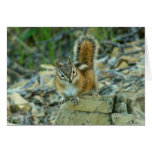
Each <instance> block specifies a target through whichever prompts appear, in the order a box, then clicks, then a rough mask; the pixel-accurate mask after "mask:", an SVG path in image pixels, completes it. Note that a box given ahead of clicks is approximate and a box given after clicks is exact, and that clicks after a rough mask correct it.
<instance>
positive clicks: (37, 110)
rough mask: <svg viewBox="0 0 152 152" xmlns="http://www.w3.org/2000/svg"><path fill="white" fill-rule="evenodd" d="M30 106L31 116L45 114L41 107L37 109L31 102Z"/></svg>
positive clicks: (42, 115)
mask: <svg viewBox="0 0 152 152" xmlns="http://www.w3.org/2000/svg"><path fill="white" fill-rule="evenodd" d="M31 107H32V110H31V113H32V116H33V117H44V116H45V113H44V110H43V109H42V108H41V109H40V110H39V108H38V107H37V106H35V104H33V103H32V104H31Z"/></svg>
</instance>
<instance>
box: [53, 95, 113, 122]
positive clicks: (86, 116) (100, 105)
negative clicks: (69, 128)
mask: <svg viewBox="0 0 152 152" xmlns="http://www.w3.org/2000/svg"><path fill="white" fill-rule="evenodd" d="M112 109H113V98H112V97H106V96H105V97H101V96H83V97H82V98H80V101H79V103H78V104H76V105H73V104H72V102H66V103H64V104H63V105H62V106H61V108H60V112H59V114H58V117H57V119H56V121H55V124H56V125H108V124H111V121H110V113H112Z"/></svg>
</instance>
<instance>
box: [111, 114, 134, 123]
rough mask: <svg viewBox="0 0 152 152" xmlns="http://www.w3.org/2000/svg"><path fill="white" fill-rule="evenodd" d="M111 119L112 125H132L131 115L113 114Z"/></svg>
mask: <svg viewBox="0 0 152 152" xmlns="http://www.w3.org/2000/svg"><path fill="white" fill-rule="evenodd" d="M111 117H112V122H113V124H114V125H131V124H133V114H123V113H113V114H112V115H111Z"/></svg>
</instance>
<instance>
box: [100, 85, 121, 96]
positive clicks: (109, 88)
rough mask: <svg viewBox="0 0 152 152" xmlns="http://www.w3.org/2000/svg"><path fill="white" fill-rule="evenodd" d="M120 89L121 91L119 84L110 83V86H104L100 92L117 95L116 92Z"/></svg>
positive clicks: (101, 93)
mask: <svg viewBox="0 0 152 152" xmlns="http://www.w3.org/2000/svg"><path fill="white" fill-rule="evenodd" d="M118 91H119V88H118V86H117V85H108V86H104V87H102V88H101V89H100V91H99V94H100V95H106V96H115V94H116V92H118Z"/></svg>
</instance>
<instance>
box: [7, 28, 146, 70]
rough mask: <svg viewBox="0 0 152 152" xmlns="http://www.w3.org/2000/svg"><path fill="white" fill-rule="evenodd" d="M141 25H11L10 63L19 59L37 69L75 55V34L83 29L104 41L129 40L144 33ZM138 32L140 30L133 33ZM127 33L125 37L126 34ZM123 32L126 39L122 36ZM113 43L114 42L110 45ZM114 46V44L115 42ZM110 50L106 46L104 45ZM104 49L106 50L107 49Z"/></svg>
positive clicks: (26, 66)
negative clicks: (129, 26) (124, 26)
mask: <svg viewBox="0 0 152 152" xmlns="http://www.w3.org/2000/svg"><path fill="white" fill-rule="evenodd" d="M142 30H143V29H142V28H135V27H132V28H127V27H126V28H112V27H94V28H81V27H80V28H73V27H64V28H62V27H58V28H56V27H51V28H50V27H40V28H31V27H26V28H25V27H9V28H8V33H7V36H8V44H7V46H8V56H9V58H8V64H9V63H10V61H13V62H16V63H17V64H19V65H20V66H22V67H24V68H25V69H30V70H37V69H38V68H39V65H40V64H42V63H44V64H45V63H49V64H54V61H55V59H56V58H57V57H61V56H62V57H66V56H69V55H71V56H72V47H73V44H74V41H75V40H76V38H77V37H78V36H79V35H81V34H84V33H87V34H91V35H94V36H95V37H96V39H97V40H98V41H99V42H101V43H102V47H103V49H104V45H105V44H108V42H107V43H105V41H110V42H114V43H113V44H115V45H117V42H119V43H121V41H122V40H123V44H124V41H125V42H126V43H127V42H129V41H132V40H133V39H137V38H138V39H139V37H140V38H141V37H144V32H142ZM134 32H136V33H137V34H134ZM124 34H125V35H126V34H130V36H128V35H127V37H126V39H125V40H124V38H125V37H124V36H125V35H124ZM132 35H133V37H132ZM122 36H123V39H121V37H122ZM110 46H111V45H110ZM112 46H114V45H112ZM105 49H106V50H107V47H105ZM106 50H105V51H106Z"/></svg>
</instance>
